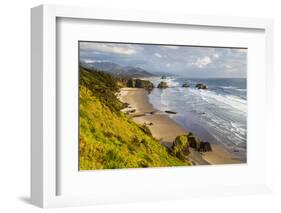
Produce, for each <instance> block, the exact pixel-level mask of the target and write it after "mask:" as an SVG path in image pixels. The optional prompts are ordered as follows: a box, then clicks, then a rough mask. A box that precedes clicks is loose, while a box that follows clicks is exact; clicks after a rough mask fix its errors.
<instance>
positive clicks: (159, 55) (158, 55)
mask: <svg viewBox="0 0 281 213" xmlns="http://www.w3.org/2000/svg"><path fill="white" fill-rule="evenodd" d="M154 55H155V56H156V57H158V58H162V55H161V54H160V53H154Z"/></svg>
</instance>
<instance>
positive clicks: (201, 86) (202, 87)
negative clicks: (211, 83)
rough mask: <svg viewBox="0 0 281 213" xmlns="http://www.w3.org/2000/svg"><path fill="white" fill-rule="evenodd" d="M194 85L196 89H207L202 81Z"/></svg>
mask: <svg viewBox="0 0 281 213" xmlns="http://www.w3.org/2000/svg"><path fill="white" fill-rule="evenodd" d="M195 87H196V88H197V89H208V86H207V85H206V84H203V83H197V84H196V85H195Z"/></svg>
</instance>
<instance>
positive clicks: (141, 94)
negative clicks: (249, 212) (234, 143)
mask: <svg viewBox="0 0 281 213" xmlns="http://www.w3.org/2000/svg"><path fill="white" fill-rule="evenodd" d="M118 98H119V99H120V100H121V101H122V102H124V103H128V104H129V106H128V107H127V108H125V109H123V110H122V111H123V112H124V113H126V114H127V115H128V116H129V117H131V118H132V119H133V120H134V121H135V122H136V123H138V124H141V125H142V124H146V125H147V126H148V127H149V129H150V131H151V133H152V135H153V137H155V138H156V139H158V140H159V141H160V142H161V143H162V144H163V145H165V146H167V147H171V146H172V144H173V141H174V140H175V138H176V137H177V136H178V135H182V134H187V133H188V131H187V130H185V129H184V128H183V127H182V126H181V125H180V124H178V123H177V122H175V121H174V120H173V119H171V118H170V117H169V116H168V114H167V113H165V112H160V111H158V110H157V109H154V107H153V106H152V105H151V104H150V103H149V98H148V93H147V91H146V90H144V89H141V88H122V89H121V91H120V93H119V94H118ZM212 149H213V151H212V152H205V153H199V152H197V151H193V150H192V151H191V153H190V155H189V156H188V157H189V158H190V160H191V161H192V162H193V163H194V164H196V165H207V164H234V163H241V161H240V160H238V159H235V158H234V156H233V155H232V154H231V153H228V152H227V151H226V150H225V149H223V148H222V147H221V146H220V145H219V144H212Z"/></svg>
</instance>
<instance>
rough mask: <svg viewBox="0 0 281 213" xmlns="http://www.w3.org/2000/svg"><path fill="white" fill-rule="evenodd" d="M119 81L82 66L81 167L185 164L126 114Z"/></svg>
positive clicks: (136, 166) (90, 168)
mask: <svg viewBox="0 0 281 213" xmlns="http://www.w3.org/2000/svg"><path fill="white" fill-rule="evenodd" d="M119 82H120V81H118V80H117V79H116V78H114V77H113V76H111V75H110V74H106V73H104V72H100V71H89V70H86V69H84V68H80V169H81V170H93V169H116V168H140V167H141V168H144V167H162V166H183V165H189V163H188V162H185V161H184V160H180V159H179V158H177V157H175V156H173V155H171V154H170V153H169V150H167V148H165V147H164V146H163V145H161V144H160V143H159V142H158V141H157V140H156V139H154V138H153V137H152V136H151V134H150V131H149V130H148V128H147V127H143V126H139V125H137V124H136V123H134V122H133V121H132V120H131V119H130V118H128V117H126V116H125V115H124V114H123V113H122V112H120V109H122V107H123V103H121V102H120V101H119V100H118V99H117V98H116V96H115V94H116V92H118V89H119V87H120V83H119Z"/></svg>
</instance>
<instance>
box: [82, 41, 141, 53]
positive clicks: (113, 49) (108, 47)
mask: <svg viewBox="0 0 281 213" xmlns="http://www.w3.org/2000/svg"><path fill="white" fill-rule="evenodd" d="M80 48H81V50H86V51H87V50H89V51H93V50H96V51H102V52H109V53H116V54H122V55H133V54H136V53H137V49H136V47H134V46H133V45H130V44H106V43H90V42H82V43H80Z"/></svg>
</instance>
